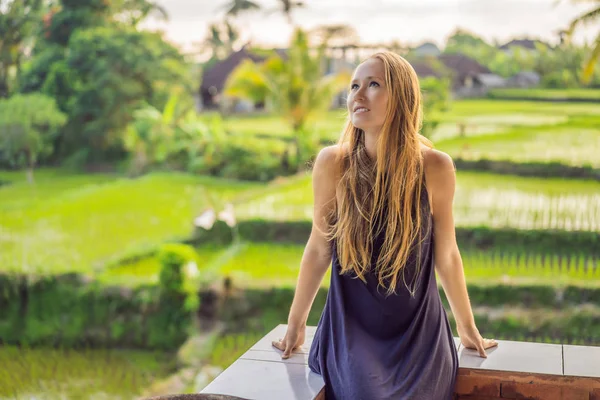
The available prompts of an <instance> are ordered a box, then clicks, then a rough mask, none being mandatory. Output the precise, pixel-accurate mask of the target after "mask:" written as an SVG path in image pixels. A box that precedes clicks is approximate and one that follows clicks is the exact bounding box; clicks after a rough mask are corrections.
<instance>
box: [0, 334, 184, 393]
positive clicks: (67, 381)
mask: <svg viewBox="0 0 600 400" xmlns="http://www.w3.org/2000/svg"><path fill="white" fill-rule="evenodd" d="M0 365H2V368H0V398H3V399H4V398H9V399H36V398H44V399H47V398H52V399H54V398H61V399H63V398H69V399H91V398H98V399H100V398H110V399H124V400H125V399H132V398H135V397H137V396H138V395H140V394H141V393H142V392H143V391H144V390H145V389H146V388H147V387H148V386H149V385H150V384H151V383H152V382H153V381H154V380H156V379H161V378H165V377H166V376H167V375H168V373H169V372H171V371H170V369H171V368H173V366H174V365H173V361H172V359H171V357H170V356H168V355H165V354H162V353H154V352H141V351H131V350H92V349H80V350H68V349H28V348H17V347H12V346H4V347H0Z"/></svg>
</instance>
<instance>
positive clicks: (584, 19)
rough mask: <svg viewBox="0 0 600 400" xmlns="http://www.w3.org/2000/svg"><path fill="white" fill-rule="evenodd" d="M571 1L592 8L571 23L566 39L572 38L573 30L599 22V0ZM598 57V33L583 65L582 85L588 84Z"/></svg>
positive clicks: (599, 54)
mask: <svg viewBox="0 0 600 400" xmlns="http://www.w3.org/2000/svg"><path fill="white" fill-rule="evenodd" d="M572 1H573V2H574V3H584V2H585V3H592V4H593V7H592V9H591V10H589V11H587V12H585V13H584V14H582V15H580V16H579V17H577V18H575V19H574V20H573V21H571V24H570V25H569V28H567V30H566V35H567V37H568V38H571V37H572V36H573V32H574V31H575V29H576V28H577V27H578V26H580V25H584V24H588V23H590V22H594V21H600V0H572ZM599 57H600V33H598V36H596V39H595V40H594V43H593V44H592V51H591V53H590V55H589V57H588V59H587V60H586V61H585V64H584V67H583V74H582V78H583V82H584V83H589V81H590V80H591V78H592V75H593V73H594V69H595V67H596V62H597V61H598V58H599Z"/></svg>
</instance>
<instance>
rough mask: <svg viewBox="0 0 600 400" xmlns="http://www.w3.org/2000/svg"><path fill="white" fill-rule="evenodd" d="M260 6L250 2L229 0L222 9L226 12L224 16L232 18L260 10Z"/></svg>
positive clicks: (247, 0)
mask: <svg viewBox="0 0 600 400" xmlns="http://www.w3.org/2000/svg"><path fill="white" fill-rule="evenodd" d="M260 8H261V7H260V5H259V4H257V3H255V2H254V1H251V0H231V1H230V2H229V3H227V5H225V7H223V9H225V10H227V11H226V14H227V15H229V16H232V17H237V16H238V15H239V14H240V13H244V12H248V11H257V10H260Z"/></svg>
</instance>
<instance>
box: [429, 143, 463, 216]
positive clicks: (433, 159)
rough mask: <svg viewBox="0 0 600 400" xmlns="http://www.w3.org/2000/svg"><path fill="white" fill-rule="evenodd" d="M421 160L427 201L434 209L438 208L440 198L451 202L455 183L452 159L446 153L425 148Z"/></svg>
mask: <svg viewBox="0 0 600 400" xmlns="http://www.w3.org/2000/svg"><path fill="white" fill-rule="evenodd" d="M423 161H424V169H425V180H426V184H427V191H428V193H429V201H430V202H431V204H432V210H435V208H440V203H439V202H440V201H441V200H444V199H445V200H448V201H450V202H452V198H453V197H454V187H455V183H456V172H455V167H454V161H453V160H452V157H450V156H449V155H448V154H446V153H444V152H443V151H439V150H435V149H427V150H425V151H424V153H423ZM436 205H437V207H436ZM434 213H435V211H434Z"/></svg>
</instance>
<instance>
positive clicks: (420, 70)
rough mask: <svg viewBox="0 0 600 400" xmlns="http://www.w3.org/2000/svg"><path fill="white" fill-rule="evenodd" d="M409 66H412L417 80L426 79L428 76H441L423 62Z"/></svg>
mask: <svg viewBox="0 0 600 400" xmlns="http://www.w3.org/2000/svg"><path fill="white" fill-rule="evenodd" d="M410 65H412V67H413V69H414V70H415V72H416V73H417V75H418V77H419V78H427V77H430V76H433V77H435V78H439V77H441V74H440V73H439V72H437V71H436V70H434V69H433V68H432V67H431V66H429V65H427V64H426V63H424V62H419V61H416V62H412V63H410Z"/></svg>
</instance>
